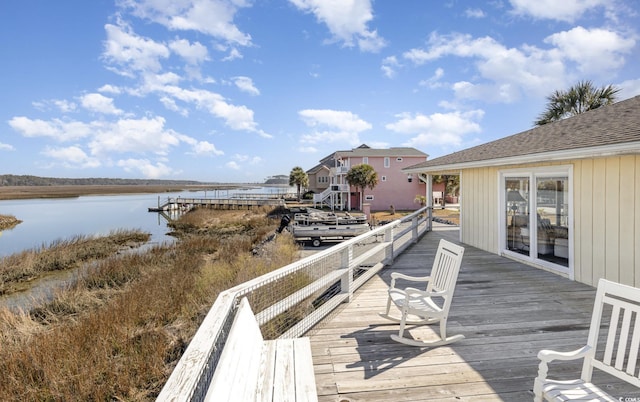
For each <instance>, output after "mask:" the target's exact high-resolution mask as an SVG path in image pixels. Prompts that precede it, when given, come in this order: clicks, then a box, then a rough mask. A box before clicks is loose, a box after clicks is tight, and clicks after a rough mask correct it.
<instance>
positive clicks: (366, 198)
mask: <svg viewBox="0 0 640 402" xmlns="http://www.w3.org/2000/svg"><path fill="white" fill-rule="evenodd" d="M364 200H365V201H373V195H365V196H364Z"/></svg>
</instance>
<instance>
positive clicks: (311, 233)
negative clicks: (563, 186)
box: [279, 208, 371, 247]
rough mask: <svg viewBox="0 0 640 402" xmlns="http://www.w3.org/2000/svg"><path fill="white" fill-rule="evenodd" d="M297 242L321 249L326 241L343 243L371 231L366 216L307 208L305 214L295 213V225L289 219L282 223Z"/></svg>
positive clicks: (282, 226)
mask: <svg viewBox="0 0 640 402" xmlns="http://www.w3.org/2000/svg"><path fill="white" fill-rule="evenodd" d="M280 227H281V229H279V230H280V231H281V230H282V229H284V228H285V227H286V228H287V230H288V231H289V232H290V233H291V234H292V235H293V237H294V238H295V239H296V241H297V242H300V243H305V242H310V243H311V245H313V246H314V247H319V246H320V245H321V244H322V242H323V241H325V240H337V241H342V240H345V239H348V238H351V237H356V236H359V235H361V234H363V233H366V232H368V231H369V230H371V226H369V223H368V222H367V219H366V216H365V215H362V216H354V215H351V214H349V213H347V212H338V213H335V212H327V211H322V210H319V209H315V208H307V209H306V211H305V212H300V213H295V214H294V217H293V224H291V225H289V217H287V218H286V220H285V219H283V221H282V222H281V226H280Z"/></svg>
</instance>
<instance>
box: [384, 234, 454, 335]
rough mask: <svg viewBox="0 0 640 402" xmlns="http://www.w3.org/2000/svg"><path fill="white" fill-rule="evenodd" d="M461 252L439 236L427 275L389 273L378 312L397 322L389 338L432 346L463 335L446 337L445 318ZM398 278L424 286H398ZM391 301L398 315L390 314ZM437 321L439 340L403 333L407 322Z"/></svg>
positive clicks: (432, 322) (426, 322)
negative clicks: (382, 307)
mask: <svg viewBox="0 0 640 402" xmlns="http://www.w3.org/2000/svg"><path fill="white" fill-rule="evenodd" d="M463 254H464V247H461V246H458V245H455V244H453V243H451V242H448V241H446V240H444V239H442V240H440V243H439V245H438V250H437V252H436V256H435V259H434V261H433V267H432V268H431V273H430V275H429V276H423V277H414V276H409V275H404V274H401V273H398V272H393V273H392V274H391V286H390V288H389V292H388V293H389V296H388V299H387V311H386V312H385V313H380V315H381V316H382V317H385V318H388V319H390V320H392V321H395V322H399V323H400V331H399V333H398V335H391V339H393V340H394V341H396V342H400V343H404V344H406V345H410V346H418V347H431V346H441V345H446V344H449V343H452V342H456V341H459V340H460V339H463V338H464V335H454V336H450V337H447V318H448V316H449V309H450V307H451V299H452V297H453V292H454V290H455V287H456V281H457V280H458V272H459V271H460V265H461V263H462V255H463ZM397 279H403V280H407V281H411V282H418V283H424V284H425V286H424V288H423V289H424V290H420V289H417V288H415V287H408V288H405V289H400V288H397V287H396V280H397ZM392 303H393V304H394V305H395V306H396V307H397V308H398V309H399V310H400V317H399V318H396V317H393V316H391V315H390V309H391V304H392ZM438 322H439V323H440V339H439V340H436V341H421V340H415V339H408V338H406V337H404V336H403V335H404V330H405V326H406V325H407V324H409V325H428V324H434V323H438Z"/></svg>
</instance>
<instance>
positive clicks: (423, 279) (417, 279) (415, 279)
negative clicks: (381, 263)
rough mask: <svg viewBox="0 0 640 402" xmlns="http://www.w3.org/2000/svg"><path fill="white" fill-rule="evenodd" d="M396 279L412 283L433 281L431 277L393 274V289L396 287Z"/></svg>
mask: <svg viewBox="0 0 640 402" xmlns="http://www.w3.org/2000/svg"><path fill="white" fill-rule="evenodd" d="M396 279H405V280H408V281H412V282H429V281H430V280H431V276H411V275H405V274H401V273H400V272H392V273H391V287H392V288H393V287H395V284H396Z"/></svg>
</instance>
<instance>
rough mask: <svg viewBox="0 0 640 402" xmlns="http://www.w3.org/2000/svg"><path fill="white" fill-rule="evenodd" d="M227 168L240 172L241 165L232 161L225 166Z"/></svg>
mask: <svg viewBox="0 0 640 402" xmlns="http://www.w3.org/2000/svg"><path fill="white" fill-rule="evenodd" d="M225 166H226V167H228V168H229V169H233V170H240V165H239V164H238V163H237V162H235V161H230V162H227V163H226V164H225Z"/></svg>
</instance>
